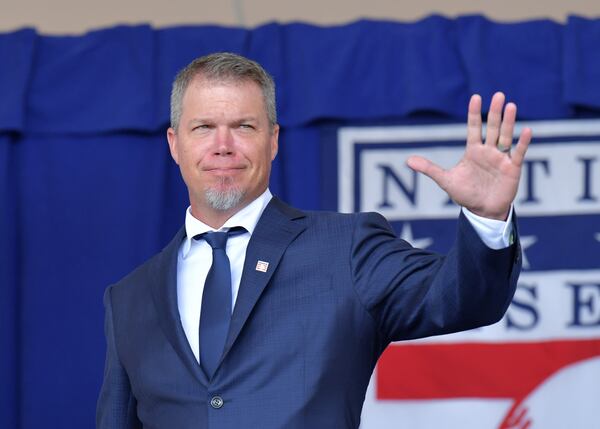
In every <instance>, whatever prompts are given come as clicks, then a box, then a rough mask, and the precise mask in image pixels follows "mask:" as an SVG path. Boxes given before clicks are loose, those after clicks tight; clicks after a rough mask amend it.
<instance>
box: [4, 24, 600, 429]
mask: <svg viewBox="0 0 600 429" xmlns="http://www.w3.org/2000/svg"><path fill="white" fill-rule="evenodd" d="M598 46H600V20H587V19H583V18H579V17H571V18H570V19H569V20H568V22H567V23H566V24H564V25H563V24H558V23H555V22H552V21H547V20H540V21H530V22H524V23H513V24H499V23H495V22H491V21H489V20H487V19H485V18H483V17H480V16H469V17H463V18H458V19H446V18H443V17H439V16H433V17H430V18H427V19H424V20H422V21H419V22H416V23H410V24H405V23H394V22H375V21H360V22H356V23H353V24H349V25H344V26H338V27H317V26H311V25H305V24H286V25H280V24H269V25H265V26H262V27H259V28H256V29H253V30H244V29H236V28H222V27H214V26H195V27H177V28H170V29H162V30H156V29H153V28H151V27H149V26H135V27H125V26H121V27H115V28H110V29H106V30H101V31H94V32H91V33H88V34H86V35H83V36H74V37H72V36H60V37H57V36H44V35H40V34H38V33H37V32H36V31H35V30H33V29H24V30H21V31H16V32H12V33H7V34H0V407H1V408H0V427H1V428H23V429H30V428H32V429H33V428H41V427H43V428H61V429H65V428H78V429H80V428H91V427H93V420H94V412H95V401H96V396H97V392H98V389H99V386H100V383H101V380H102V370H103V364H104V350H105V345H104V336H103V328H102V326H103V308H102V294H103V291H104V289H105V287H106V286H107V285H108V284H110V283H112V282H115V281H117V280H118V279H119V278H121V277H122V276H123V275H125V274H126V273H127V272H129V271H130V270H131V269H132V268H133V267H134V266H136V265H137V264H139V263H141V262H142V261H143V260H145V259H146V258H148V257H149V256H150V255H152V254H153V253H155V252H156V251H158V250H159V249H160V248H161V247H162V246H163V245H164V244H165V243H166V242H167V241H168V239H169V238H170V237H171V235H172V234H173V233H174V232H175V231H176V230H177V229H178V228H179V226H180V225H181V224H182V222H183V216H184V209H185V207H186V205H187V194H186V192H185V188H184V187H183V183H182V181H181V179H180V178H179V173H178V170H177V168H176V166H175V165H174V163H173V162H172V161H171V159H170V156H169V153H168V149H167V144H166V139H165V130H166V128H167V124H168V117H169V92H170V84H171V81H172V79H173V77H174V75H175V74H176V72H177V71H178V70H179V69H180V68H182V67H183V66H184V65H186V64H187V63H188V62H189V61H191V60H192V59H193V58H195V57H197V56H200V55H203V54H207V53H209V52H213V51H232V52H237V53H240V54H243V55H246V56H248V57H250V58H253V59H255V60H257V61H259V62H260V63H261V64H263V65H264V66H265V68H266V69H267V70H269V71H270V72H271V73H272V74H273V75H274V77H275V80H276V82H277V84H278V88H277V96H278V109H279V115H280V116H279V117H280V123H281V125H282V135H281V144H280V148H281V150H280V154H279V157H278V159H277V161H276V163H275V167H274V171H273V177H272V182H271V188H272V190H273V191H274V193H275V194H278V195H279V196H281V197H282V198H283V199H284V200H287V201H288V202H290V203H292V204H294V205H296V206H299V207H301V208H305V209H317V208H319V207H321V206H322V201H321V190H322V185H323V183H322V181H321V177H320V171H321V166H320V156H321V155H320V154H321V148H320V138H319V130H320V129H321V127H323V126H327V125H332V124H337V125H339V124H343V123H357V122H377V121H405V120H410V118H413V117H423V116H435V117H441V118H447V119H448V120H454V121H459V120H462V119H463V118H464V117H465V112H466V106H467V101H468V98H469V96H470V94H472V93H474V92H478V93H480V94H482V95H483V97H484V99H486V100H489V98H490V96H491V94H492V93H493V92H494V91H496V90H498V89H501V90H503V91H505V92H506V93H507V94H508V95H509V98H510V99H511V100H513V101H515V102H517V104H518V106H519V117H520V119H527V120H533V119H552V118H577V117H583V116H600V55H598Z"/></svg>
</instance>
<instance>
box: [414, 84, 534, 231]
mask: <svg viewBox="0 0 600 429" xmlns="http://www.w3.org/2000/svg"><path fill="white" fill-rule="evenodd" d="M504 101H505V97H504V94H503V93H501V92H497V93H495V94H494V96H493V97H492V102H491V104H490V110H489V113H488V122H487V131H486V136H485V144H484V143H483V142H482V137H481V136H482V134H481V128H482V121H481V97H480V96H479V95H473V96H472V97H471V101H470V102H469V114H468V119H467V145H466V149H465V153H464V155H463V157H462V159H461V160H460V161H459V162H458V164H456V165H455V166H454V167H452V168H451V169H449V170H444V169H443V168H441V167H440V166H438V165H436V164H435V163H433V162H431V161H430V160H428V159H426V158H423V157H421V156H411V157H410V158H408V160H407V161H406V163H407V164H408V166H409V167H410V168H412V169H413V170H415V171H419V172H421V173H423V174H425V175H427V176H429V177H430V178H431V179H432V180H433V181H434V182H436V183H437V184H438V186H440V187H441V188H442V189H443V190H444V191H446V192H447V193H448V195H449V196H450V198H452V200H454V202H456V203H457V204H459V205H461V206H463V207H465V208H467V209H469V210H470V211H472V212H473V213H475V214H477V215H479V216H483V217H487V218H490V219H498V220H506V218H507V216H508V213H509V210H510V205H511V203H512V201H513V200H514V198H515V195H516V194H517V189H518V186H519V178H520V177H521V166H522V165H523V159H524V157H525V152H527V147H528V146H529V142H530V141H531V129H529V128H525V129H523V131H522V132H521V135H520V136H519V141H518V142H517V145H516V146H515V147H514V150H512V152H511V146H512V141H513V131H514V127H515V119H516V116H517V106H516V105H515V104H514V103H508V104H506V107H504ZM503 107H504V115H502V109H503Z"/></svg>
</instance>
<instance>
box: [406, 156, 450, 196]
mask: <svg viewBox="0 0 600 429" xmlns="http://www.w3.org/2000/svg"><path fill="white" fill-rule="evenodd" d="M406 165H408V166H409V167H410V168H412V169H413V170H415V171H418V172H419V173H423V174H424V175H426V176H427V177H429V178H430V179H431V180H433V181H434V182H435V183H437V184H438V186H440V187H441V188H442V189H444V187H443V186H442V185H443V182H444V178H445V176H446V171H445V170H444V169H443V168H442V167H440V166H439V165H437V164H435V163H433V162H431V161H430V160H428V159H427V158H423V157H422V156H418V155H413V156H411V157H409V158H408V159H407V160H406Z"/></svg>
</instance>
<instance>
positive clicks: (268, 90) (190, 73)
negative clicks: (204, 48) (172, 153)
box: [171, 52, 277, 131]
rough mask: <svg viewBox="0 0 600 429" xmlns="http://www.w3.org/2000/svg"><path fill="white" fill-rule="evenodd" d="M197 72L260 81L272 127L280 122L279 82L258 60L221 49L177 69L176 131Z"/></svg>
mask: <svg viewBox="0 0 600 429" xmlns="http://www.w3.org/2000/svg"><path fill="white" fill-rule="evenodd" d="M197 76H202V77H203V78H206V79H208V80H210V81H216V82H244V81H251V82H254V83H256V84H257V85H258V86H259V88H260V89H261V90H262V93H263V98H264V102H265V107H266V110H267V117H268V118H269V123H270V126H271V129H273V127H274V126H275V125H276V124H277V111H276V108H275V82H274V81H273V78H272V77H271V75H270V74H269V73H267V72H266V71H265V69H264V68H262V66H261V65H260V64H258V63H257V62H256V61H252V60H249V59H248V58H245V57H242V56H240V55H236V54H232V53H229V52H218V53H214V54H210V55H206V56H203V57H200V58H196V59H195V60H194V61H192V62H191V63H189V64H188V65H187V66H186V67H185V68H184V69H182V70H181V71H180V72H179V73H177V76H176V77H175V80H174V81H173V89H172V90H171V127H172V128H173V129H174V130H175V131H177V128H178V127H179V121H180V120H181V110H182V103H183V96H184V94H185V91H186V90H187V88H188V86H189V85H190V82H192V80H194V78H196V77H197Z"/></svg>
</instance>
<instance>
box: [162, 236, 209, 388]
mask: <svg viewBox="0 0 600 429" xmlns="http://www.w3.org/2000/svg"><path fill="white" fill-rule="evenodd" d="M184 237H185V228H181V229H180V230H179V232H178V233H177V234H176V235H175V237H174V238H173V240H171V242H170V243H169V244H168V245H167V247H165V248H164V249H163V251H162V252H161V253H160V255H159V258H158V261H157V263H156V266H155V271H154V273H153V274H154V275H153V276H152V278H151V279H150V281H151V283H152V297H153V299H154V306H155V307H156V311H157V313H158V319H159V322H160V325H161V327H162V329H163V331H164V332H165V334H166V336H167V338H168V339H169V341H170V342H171V344H172V345H173V348H174V349H175V351H176V352H177V354H178V355H179V357H180V359H181V360H182V361H183V363H184V364H185V366H186V367H187V368H188V369H189V371H190V372H191V373H192V374H193V375H194V376H195V377H196V378H197V379H198V381H200V382H201V383H202V384H204V385H207V384H208V380H207V378H206V375H205V374H204V371H202V368H201V367H200V365H199V364H198V361H197V360H196V357H195V356H194V352H192V349H191V347H190V344H189V342H188V340H187V337H186V336H185V332H184V331H183V326H182V325H181V319H180V316H179V308H178V306H177V254H178V251H179V245H180V244H181V241H182V240H183V238H184Z"/></svg>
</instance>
